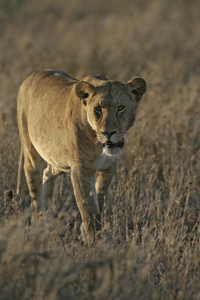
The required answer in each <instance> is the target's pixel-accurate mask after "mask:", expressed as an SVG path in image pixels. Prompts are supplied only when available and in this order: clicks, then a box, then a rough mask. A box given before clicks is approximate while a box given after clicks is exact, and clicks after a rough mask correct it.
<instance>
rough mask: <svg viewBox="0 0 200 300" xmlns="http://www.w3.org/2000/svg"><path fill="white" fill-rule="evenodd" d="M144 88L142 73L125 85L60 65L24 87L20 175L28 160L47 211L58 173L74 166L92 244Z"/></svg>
mask: <svg viewBox="0 0 200 300" xmlns="http://www.w3.org/2000/svg"><path fill="white" fill-rule="evenodd" d="M145 91H146V82H145V81H144V79H142V78H133V79H131V80H130V81H128V82H127V83H126V84H123V83H121V82H118V81H112V80H107V79H106V78H105V77H103V76H87V77H84V78H83V79H81V80H77V79H74V78H72V77H70V76H69V75H68V74H66V73H65V72H62V71H59V70H45V71H41V72H35V73H33V74H32V75H30V76H29V77H28V78H27V79H26V80H25V81H24V82H23V84H22V86H21V87H20V90H19V95H18V105H17V116H18V126H19V134H20V139H21V158H20V165H19V175H20V176H21V170H22V168H23V164H24V171H25V176H26V181H27V184H28V188H29V192H30V196H31V198H32V203H33V204H34V206H35V209H36V211H38V210H40V209H42V210H45V208H46V204H45V203H46V201H45V199H47V198H48V197H51V194H52V188H53V182H54V179H55V177H56V176H57V175H59V174H61V173H63V172H68V171H71V179H72V184H73V189H74V194H75V198H76V202H77V205H78V208H79V211H80V213H81V217H82V225H81V232H82V236H83V239H84V240H85V241H87V242H88V243H89V241H90V239H91V238H92V236H93V234H94V230H99V229H100V228H101V210H102V207H103V203H104V199H105V196H106V193H107V190H108V187H109V184H110V182H111V179H112V177H113V173H114V171H115V167H116V161H117V157H118V154H119V153H120V151H121V150H122V148H123V145H124V138H125V134H126V132H127V130H128V129H129V128H130V127H131V126H132V125H133V123H134V121H135V116H136V108H137V106H138V102H139V101H140V99H141V98H142V95H143V94H144V93H145ZM20 176H19V180H18V188H17V193H18V195H19V194H20Z"/></svg>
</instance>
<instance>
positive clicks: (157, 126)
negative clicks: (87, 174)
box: [0, 0, 200, 300]
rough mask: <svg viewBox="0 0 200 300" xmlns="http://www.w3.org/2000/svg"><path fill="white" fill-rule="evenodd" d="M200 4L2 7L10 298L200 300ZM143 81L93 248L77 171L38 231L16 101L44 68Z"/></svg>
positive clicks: (2, 171)
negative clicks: (22, 160) (84, 225)
mask: <svg viewBox="0 0 200 300" xmlns="http://www.w3.org/2000/svg"><path fill="white" fill-rule="evenodd" d="M199 8H200V1H199V0H197V1H194V2H191V1H187V0H182V1H181V0H177V1H176V2H174V1H172V0H168V1H167V0H162V1H158V0H153V1H147V0H142V1H139V0H135V1H130V0H126V1H118V0H111V1H107V2H105V3H104V2H103V1H100V0H96V1H91V0H86V1H78V0H75V1H66V0H65V1H64V0H58V1H52V0H45V1H38V0H35V1H32V0H30V1H25V0H10V1H6V0H2V1H1V2H0V23H1V26H0V27H1V43H0V53H1V56H0V70H1V72H0V190H1V194H0V299H20V300H21V299H52V300H54V299H139V300H142V299H145V300H146V299H195V300H198V299H199V298H200V255H199V253H200V244H199V235H200V227H199V221H200V220H199V210H200V201H199V200H200V100H199V97H200V52H199V45H200V35H199V30H198V28H200V27H199V25H200V19H199ZM43 68H57V69H62V70H65V71H67V72H68V73H69V74H71V75H72V76H74V77H77V78H81V77H82V76H85V75H88V74H97V73H103V74H104V75H106V76H107V77H109V78H111V79H116V80H121V81H123V82H125V81H126V80H128V79H130V78H131V77H133V76H136V75H139V76H143V77H144V78H145V79H146V81H147V83H148V91H147V93H146V96H145V97H144V99H143V100H142V101H141V104H140V106H139V109H138V115H137V119H136V123H135V125H134V127H133V128H132V129H131V130H130V133H129V135H128V136H127V141H126V145H125V149H124V151H123V154H122V155H121V157H120V159H119V163H118V167H117V171H116V175H115V177H114V179H113V181H112V184H111V187H110V190H109V194H108V199H107V202H106V203H105V206H104V210H103V230H102V233H101V237H100V238H99V239H97V240H96V241H95V243H94V244H93V245H91V246H90V247H87V246H85V245H82V243H81V241H80V238H79V234H80V232H79V226H80V222H81V220H80V215H79V212H78V210H77V207H76V204H75V200H74V196H73V191H72V185H71V182H70V178H69V176H68V175H65V176H64V178H63V181H62V186H61V188H60V197H59V198H60V199H57V201H56V203H55V205H54V206H53V205H52V206H51V207H50V208H49V210H48V212H47V213H46V215H45V216H41V218H40V220H39V222H33V223H32V224H31V226H30V211H29V206H30V198H29V195H28V191H27V188H26V186H25V185H24V195H23V197H22V199H21V200H20V201H17V199H16V197H15V195H14V191H15V190H16V177H17V167H18V156H19V149H20V143H19V137H18V131H17V122H16V98H17V92H18V89H19V86H20V84H21V83H22V81H23V80H24V78H25V77H26V76H27V75H28V74H29V73H31V72H32V71H35V70H38V69H43Z"/></svg>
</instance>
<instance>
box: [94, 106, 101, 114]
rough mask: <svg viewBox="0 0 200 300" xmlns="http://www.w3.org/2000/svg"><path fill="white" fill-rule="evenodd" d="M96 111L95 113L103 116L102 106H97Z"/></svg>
mask: <svg viewBox="0 0 200 300" xmlns="http://www.w3.org/2000/svg"><path fill="white" fill-rule="evenodd" d="M94 110H95V112H96V113H98V114H101V113H102V108H101V106H96V107H95V109H94Z"/></svg>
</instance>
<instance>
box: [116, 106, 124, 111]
mask: <svg viewBox="0 0 200 300" xmlns="http://www.w3.org/2000/svg"><path fill="white" fill-rule="evenodd" d="M124 110H125V106H123V105H120V106H118V108H117V112H122V111H124Z"/></svg>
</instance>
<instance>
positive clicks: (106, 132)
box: [101, 130, 117, 139]
mask: <svg viewBox="0 0 200 300" xmlns="http://www.w3.org/2000/svg"><path fill="white" fill-rule="evenodd" d="M116 132H117V130H115V131H111V132H109V131H101V133H102V134H103V135H105V136H106V137H107V138H108V139H110V138H111V136H112V135H113V134H115V133H116Z"/></svg>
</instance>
